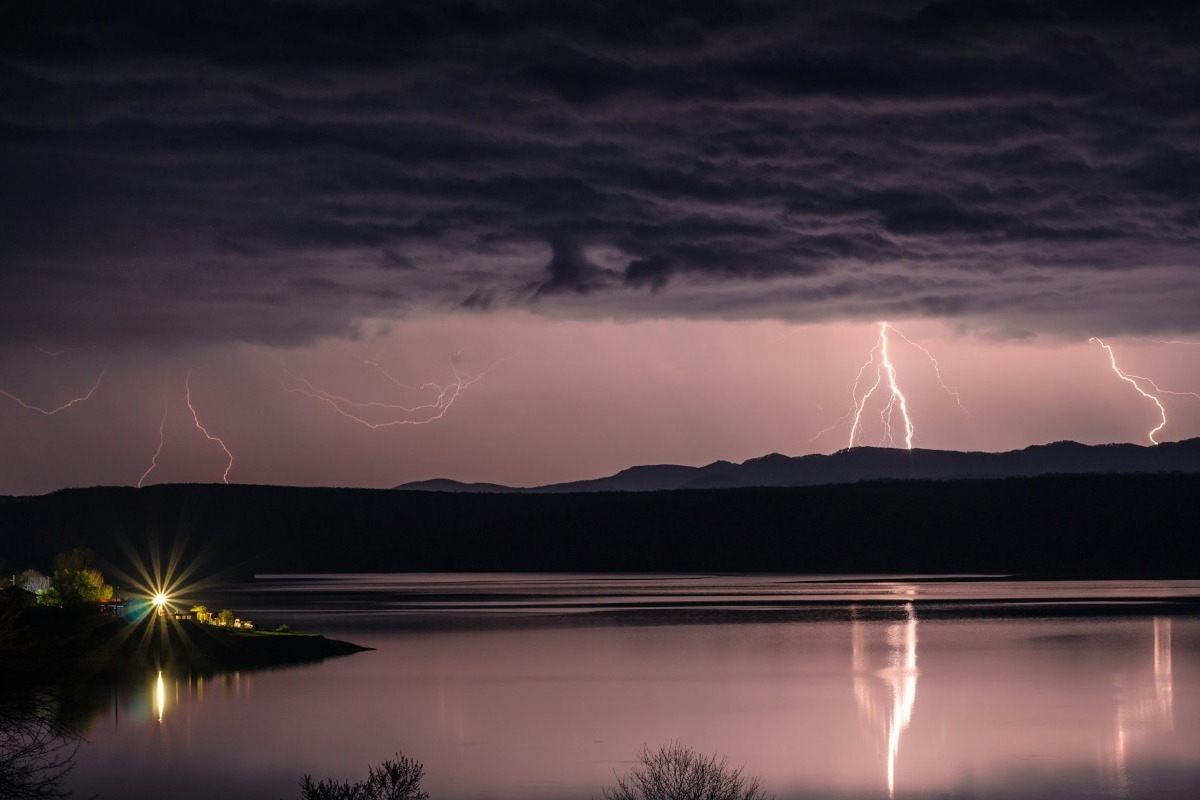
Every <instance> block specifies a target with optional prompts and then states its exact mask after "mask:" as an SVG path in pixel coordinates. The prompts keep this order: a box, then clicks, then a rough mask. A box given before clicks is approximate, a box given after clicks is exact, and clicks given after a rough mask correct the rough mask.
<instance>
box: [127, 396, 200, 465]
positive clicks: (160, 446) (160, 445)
mask: <svg viewBox="0 0 1200 800" xmlns="http://www.w3.org/2000/svg"><path fill="white" fill-rule="evenodd" d="M192 413H195V411H194V410H193V412H192ZM166 424H167V390H166V389H165V388H164V389H163V413H162V418H161V419H159V421H158V449H157V450H155V451H154V456H153V457H152V458H151V459H150V466H149V467H147V468H146V471H145V472H143V473H142V477H140V478H138V482H137V486H138V488H139V489H140V488H142V484H143V483H144V482H145V481H146V478H147V476H149V475H150V473H151V472H154V469H155V467H157V466H158V457H159V456H160V455H162V451H163V439H164V435H163V428H165V427H166Z"/></svg>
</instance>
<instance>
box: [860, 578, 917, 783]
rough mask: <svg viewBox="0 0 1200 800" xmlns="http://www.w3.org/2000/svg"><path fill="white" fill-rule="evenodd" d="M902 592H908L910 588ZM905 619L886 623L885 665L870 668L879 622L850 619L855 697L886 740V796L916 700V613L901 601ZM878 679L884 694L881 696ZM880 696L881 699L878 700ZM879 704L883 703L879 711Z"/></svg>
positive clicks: (869, 723)
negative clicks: (873, 634)
mask: <svg viewBox="0 0 1200 800" xmlns="http://www.w3.org/2000/svg"><path fill="white" fill-rule="evenodd" d="M903 593H905V594H911V589H906V590H905V591H904V592H903ZM904 614H905V621H904V622H901V623H893V624H891V625H888V626H887V628H886V630H885V635H886V641H887V647H888V652H887V666H886V667H884V668H883V669H879V670H872V669H871V655H872V654H871V653H870V652H869V650H870V634H871V632H872V628H874V627H876V626H878V624H879V623H872V622H864V621H863V620H861V619H859V618H858V617H857V615H855V616H854V617H853V618H852V620H851V627H850V639H851V657H850V660H851V670H852V673H853V675H854V699H855V701H856V702H857V704H858V710H859V713H860V715H861V716H862V718H863V721H864V723H865V724H866V726H867V727H868V728H869V729H870V730H872V731H873V732H875V731H881V732H882V734H883V736H882V738H883V740H884V741H885V742H886V748H887V756H886V762H887V764H886V770H887V789H888V797H895V796H896V763H897V761H898V760H899V756H900V739H901V737H902V736H903V735H904V732H905V731H906V730H908V727H909V725H910V724H911V723H912V718H913V709H914V708H915V707H916V702H917V676H918V671H917V613H916V608H915V607H914V606H913V604H912V603H911V602H908V603H905V604H904ZM876 681H880V682H881V683H882V685H883V686H884V687H886V689H887V697H886V698H880V697H879V695H878V689H879V688H880V683H876ZM880 700H883V702H882V703H881V702H880ZM880 705H884V706H886V711H885V713H880V710H879V707H880Z"/></svg>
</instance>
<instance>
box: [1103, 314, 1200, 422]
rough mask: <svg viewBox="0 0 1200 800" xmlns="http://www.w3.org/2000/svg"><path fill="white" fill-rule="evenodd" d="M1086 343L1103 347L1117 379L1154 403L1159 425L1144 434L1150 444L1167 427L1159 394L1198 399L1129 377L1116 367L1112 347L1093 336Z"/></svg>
mask: <svg viewBox="0 0 1200 800" xmlns="http://www.w3.org/2000/svg"><path fill="white" fill-rule="evenodd" d="M1088 341H1089V342H1095V343H1096V344H1098V345H1100V346H1101V347H1103V348H1104V349H1105V350H1107V351H1108V363H1109V364H1110V365H1111V366H1112V371H1113V372H1114V373H1116V376H1117V377H1118V378H1120V379H1121V380H1123V381H1125V382H1126V383H1128V384H1129V385H1130V386H1132V387H1133V388H1134V389H1136V390H1137V392H1138V394H1140V395H1141V396H1142V397H1144V398H1146V399H1147V400H1149V401H1150V402H1152V403H1154V405H1156V406H1158V415H1159V423H1158V425H1156V426H1154V427H1153V428H1151V429H1150V432H1149V433H1147V434H1146V438H1148V439H1149V440H1150V444H1158V440H1157V439H1155V438H1154V437H1155V435H1157V434H1158V432H1159V431H1161V430H1162V429H1163V428H1165V427H1167V409H1166V406H1164V405H1163V404H1162V401H1161V400H1159V398H1158V395H1159V394H1174V395H1191V396H1192V397H1196V398H1200V395H1198V394H1196V393H1195V392H1172V391H1168V390H1166V389H1160V388H1159V387H1158V385H1157V384H1156V383H1155V382H1154V381H1152V380H1150V379H1149V378H1143V377H1142V376H1141V375H1130V374H1129V373H1127V372H1125V371H1123V370H1122V369H1121V368H1120V367H1118V366H1117V356H1116V354H1115V353H1113V349H1112V345H1108V344H1105V343H1104V342H1103V341H1102V340H1101V339H1099V338H1098V337H1096V336H1093V337H1092V338H1091V339H1088ZM1142 384H1147V385H1148V386H1149V387H1150V388H1151V389H1153V390H1154V391H1153V392H1148V391H1146V390H1145V389H1143V388H1142ZM1156 393H1157V394H1156Z"/></svg>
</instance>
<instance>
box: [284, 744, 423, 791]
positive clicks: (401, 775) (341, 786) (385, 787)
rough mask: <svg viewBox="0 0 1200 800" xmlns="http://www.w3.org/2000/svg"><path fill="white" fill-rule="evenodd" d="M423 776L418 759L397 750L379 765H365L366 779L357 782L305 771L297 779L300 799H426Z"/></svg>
mask: <svg viewBox="0 0 1200 800" xmlns="http://www.w3.org/2000/svg"><path fill="white" fill-rule="evenodd" d="M424 776H425V767H423V766H422V765H421V763H420V762H419V761H414V760H413V759H411V758H409V757H408V756H405V755H401V754H400V753H397V754H396V759H395V760H394V761H391V760H384V762H383V763H382V764H381V765H380V766H379V769H375V768H374V767H367V779H366V780H365V781H360V782H358V783H339V782H337V781H335V780H331V779H328V778H326V779H325V780H322V781H314V780H313V779H312V776H311V775H305V776H304V777H303V778H301V779H300V800H429V793H428V792H422V791H421V778H423V777H424Z"/></svg>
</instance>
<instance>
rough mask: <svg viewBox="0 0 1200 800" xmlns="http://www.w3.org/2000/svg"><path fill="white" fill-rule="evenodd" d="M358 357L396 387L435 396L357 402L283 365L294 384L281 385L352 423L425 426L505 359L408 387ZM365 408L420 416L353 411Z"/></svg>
mask: <svg viewBox="0 0 1200 800" xmlns="http://www.w3.org/2000/svg"><path fill="white" fill-rule="evenodd" d="M359 360H360V361H362V362H363V363H364V364H367V365H368V366H371V367H373V368H375V369H377V370H379V371H380V372H381V373H383V375H384V376H385V377H387V378H388V379H389V380H390V381H391V382H392V383H394V384H396V385H397V386H399V387H401V388H405V389H416V390H421V391H424V390H428V389H434V390H436V396H435V397H434V399H433V400H432V401H430V402H428V403H423V404H421V405H416V406H405V405H401V404H398V403H384V402H379V401H365V402H360V401H355V400H350V399H349V398H346V397H343V396H341V395H337V394H333V393H332V392H327V391H325V390H324V389H321V388H318V387H317V386H315V385H313V383H312V382H311V381H309V380H308V379H306V378H303V377H300V376H297V375H295V374H293V373H292V372H290V371H289V370H288V369H287V367H286V366H285V367H284V368H283V369H284V372H285V373H286V375H287V377H288V378H289V379H291V380H292V381H294V382H295V384H296V385H292V386H289V385H288V384H287V382H286V381H280V387H281V388H282V389H283V390H284V391H285V392H291V393H294V394H302V395H304V396H306V397H311V398H312V399H314V400H319V401H320V402H322V403H325V404H326V405H328V406H329V407H330V408H332V409H333V410H334V411H335V412H337V413H338V414H340V415H341V416H343V417H345V418H346V419H349V420H351V421H353V422H357V423H358V424H360V425H363V426H365V427H367V428H370V429H372V430H378V429H380V428H393V427H397V426H401V425H427V424H429V423H430V422H434V421H436V420H439V419H441V418H442V417H444V416H445V415H446V413H447V412H448V411H449V410H450V408H451V406H453V405H454V402H455V401H456V400H457V399H458V397H459V395H460V394H461V393H462V392H463V390H464V389H467V388H469V387H471V386H472V385H474V384H475V383H476V382H478V381H479V380H480V379H481V378H483V376H485V375H487V374H488V373H489V372H491V371H492V370H493V369H495V368H496V366H497V365H498V364H500V363H501V361H504V360H505V359H501V361H497V362H496V363H495V364H492V365H491V366H490V367H488V368H487V369H485V370H484V371H483V372H480V373H479V374H478V375H475V376H474V377H463V375H462V374H461V373H460V372H459V371H458V368H457V367H451V370H452V371H453V373H454V381H453V382H452V383H448V384H446V385H444V386H443V385H440V384H437V383H432V382H429V383H423V384H421V385H420V386H411V385H408V384H404V383H402V382H400V381H399V380H397V379H396V378H395V377H394V376H392V375H391V374H389V373H388V372H387V371H386V370H384V369H383V368H382V367H380V366H379V365H378V364H376V363H374V362H372V361H370V360H368V359H363V358H359ZM367 409H375V410H381V411H385V412H399V413H400V414H405V415H408V414H420V415H422V416H421V417H420V418H413V417H410V416H398V417H397V418H395V419H387V420H383V421H372V420H369V419H366V418H364V417H363V416H361V415H360V414H358V413H355V411H356V410H367ZM425 412H430V413H428V414H427V415H426V414H425Z"/></svg>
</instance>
